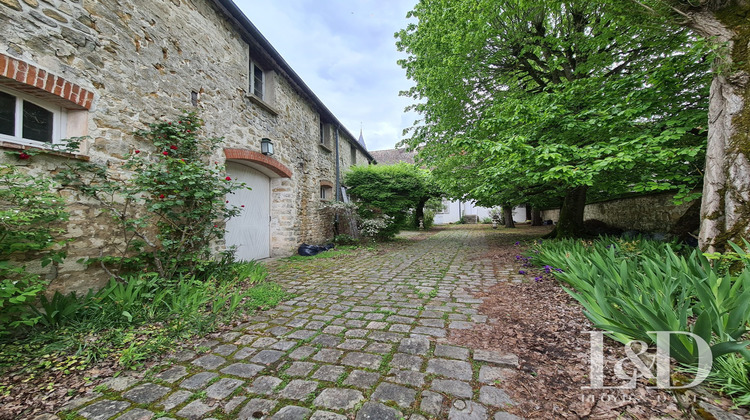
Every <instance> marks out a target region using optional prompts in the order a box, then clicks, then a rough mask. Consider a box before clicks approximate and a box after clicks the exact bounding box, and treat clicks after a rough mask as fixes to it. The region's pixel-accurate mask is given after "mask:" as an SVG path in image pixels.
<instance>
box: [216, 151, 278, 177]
mask: <svg viewBox="0 0 750 420" xmlns="http://www.w3.org/2000/svg"><path fill="white" fill-rule="evenodd" d="M224 155H225V156H226V158H227V160H233V161H245V162H249V163H252V164H254V165H257V166H260V167H261V168H263V169H265V171H263V172H267V171H269V170H270V171H271V172H272V173H274V174H275V175H276V176H278V177H281V178H291V177H292V171H291V170H290V169H289V168H287V167H286V166H284V164H282V163H281V162H279V161H278V160H276V159H274V158H272V157H270V156H266V155H264V154H263V153H260V152H255V151H252V150H247V149H231V148H226V149H224Z"/></svg>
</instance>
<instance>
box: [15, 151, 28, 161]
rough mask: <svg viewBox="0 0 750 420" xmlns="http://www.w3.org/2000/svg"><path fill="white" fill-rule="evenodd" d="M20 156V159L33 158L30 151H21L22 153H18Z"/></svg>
mask: <svg viewBox="0 0 750 420" xmlns="http://www.w3.org/2000/svg"><path fill="white" fill-rule="evenodd" d="M18 158H19V159H23V160H26V159H30V158H31V155H30V154H28V153H26V152H20V153H19V154H18Z"/></svg>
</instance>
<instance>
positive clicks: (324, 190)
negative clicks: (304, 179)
mask: <svg viewBox="0 0 750 420" xmlns="http://www.w3.org/2000/svg"><path fill="white" fill-rule="evenodd" d="M320 199H321V200H323V201H329V200H332V199H333V188H331V187H330V186H328V185H321V186H320Z"/></svg>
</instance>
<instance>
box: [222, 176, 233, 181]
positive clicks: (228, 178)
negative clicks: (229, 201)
mask: <svg viewBox="0 0 750 420" xmlns="http://www.w3.org/2000/svg"><path fill="white" fill-rule="evenodd" d="M224 179H226V180H227V181H231V180H232V177H229V176H228V177H226V178H224Z"/></svg>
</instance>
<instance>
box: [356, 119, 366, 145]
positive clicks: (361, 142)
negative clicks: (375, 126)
mask: <svg viewBox="0 0 750 420" xmlns="http://www.w3.org/2000/svg"><path fill="white" fill-rule="evenodd" d="M359 124H360V127H359V140H358V141H359V144H361V145H362V147H364V148H365V150H367V145H366V144H365V137H364V136H363V135H362V123H359Z"/></svg>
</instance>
